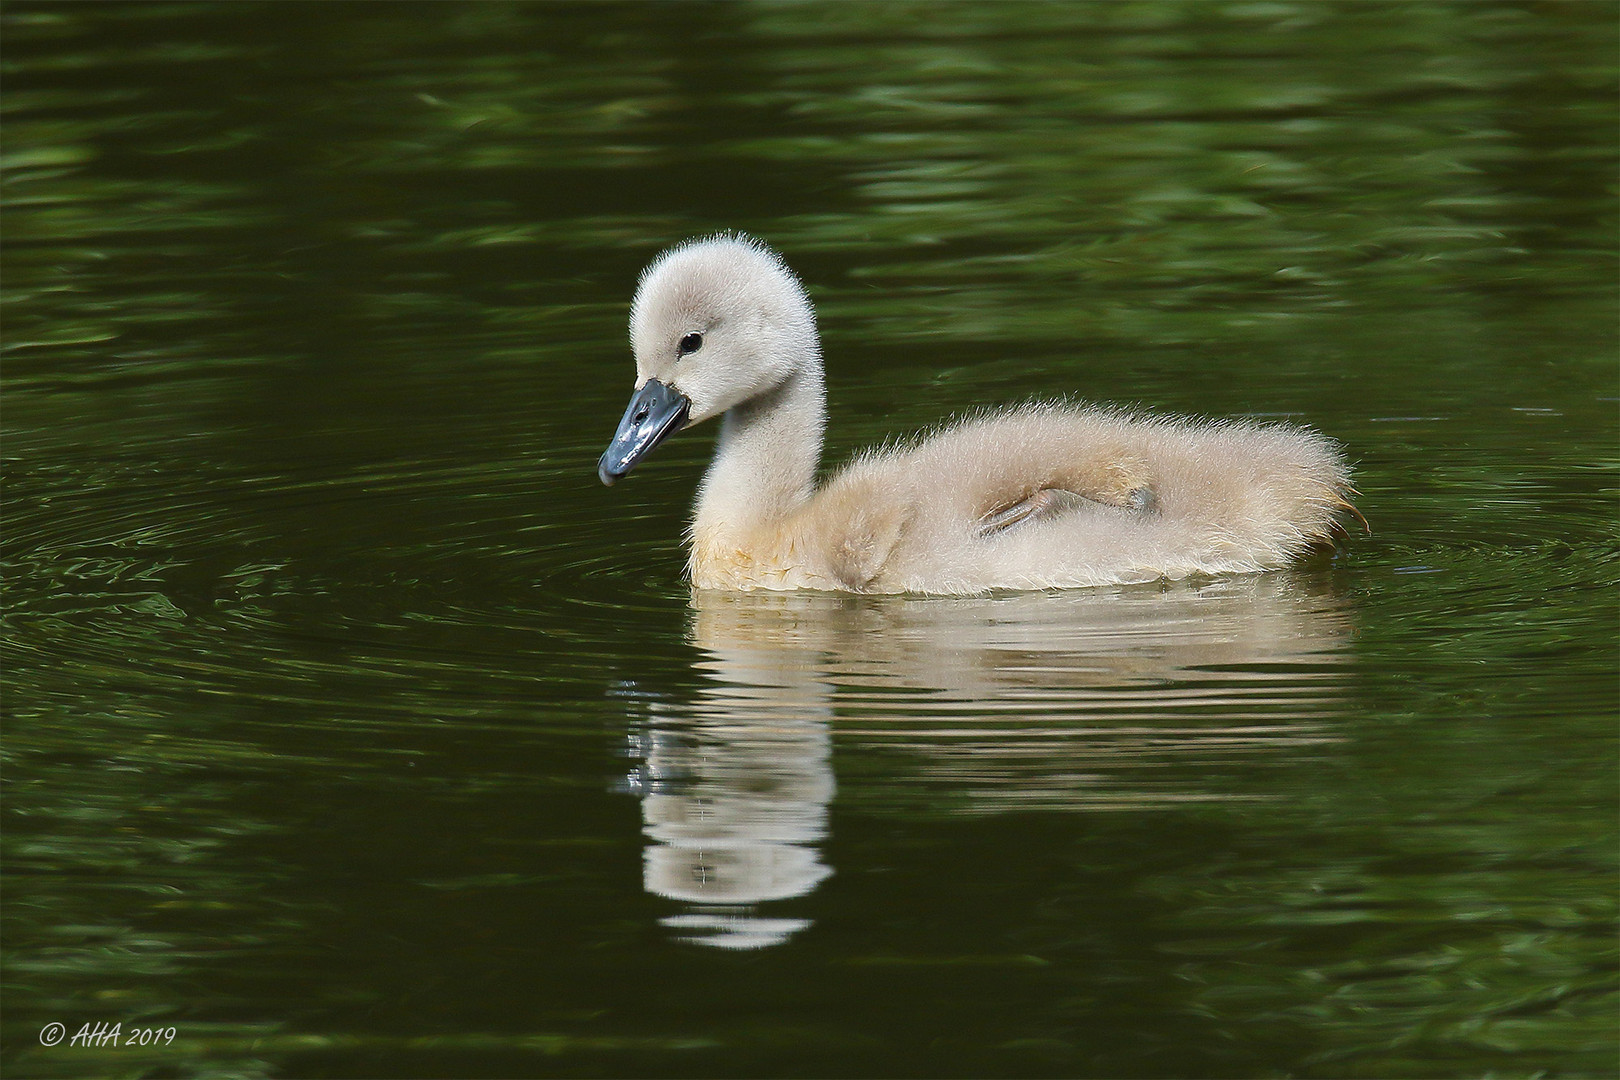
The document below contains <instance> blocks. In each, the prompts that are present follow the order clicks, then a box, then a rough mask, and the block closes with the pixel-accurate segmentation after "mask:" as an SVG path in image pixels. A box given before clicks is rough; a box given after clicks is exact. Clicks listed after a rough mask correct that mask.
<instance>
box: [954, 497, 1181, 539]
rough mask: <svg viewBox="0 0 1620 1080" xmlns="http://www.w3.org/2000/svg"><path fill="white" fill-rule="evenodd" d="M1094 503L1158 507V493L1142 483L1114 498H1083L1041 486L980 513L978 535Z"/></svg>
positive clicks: (1130, 507) (1141, 508)
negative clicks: (998, 508)
mask: <svg viewBox="0 0 1620 1080" xmlns="http://www.w3.org/2000/svg"><path fill="white" fill-rule="evenodd" d="M1098 505H1102V506H1117V507H1119V508H1120V509H1124V510H1135V511H1139V512H1142V513H1147V512H1150V511H1153V510H1157V509H1158V506H1159V497H1158V496H1157V495H1155V494H1154V493H1153V489H1152V488H1150V487H1147V486H1146V485H1143V486H1141V487H1136V488H1132V489H1131V490H1129V491H1126V492H1124V493H1122V494H1121V495H1120V496H1119V501H1118V502H1113V501H1111V500H1110V501H1104V500H1102V499H1091V498H1087V497H1086V496H1084V495H1081V494H1078V493H1076V492H1073V491H1069V490H1067V489H1065V488H1042V489H1041V490H1039V491H1037V492H1036V493H1035V494H1033V495H1031V496H1030V497H1029V498H1027V499H1021V500H1019V501H1018V502H1015V503H1013V504H1012V505H1011V506H1004V507H1002V508H1001V509H1000V510H993V511H991V512H990V513H988V514H986V515H984V516H983V517H982V518H980V519H979V535H980V536H981V537H984V536H994V535H995V534H996V533H999V532H1005V531H1006V530H1007V529H1010V528H1012V527H1013V526H1014V525H1017V524H1019V523H1021V522H1024V521H1029V520H1031V519H1034V520H1037V521H1038V520H1041V519H1043V518H1050V517H1056V516H1057V515H1059V514H1063V513H1067V512H1069V511H1071V510H1079V509H1082V508H1084V507H1088V506H1091V507H1095V506H1098Z"/></svg>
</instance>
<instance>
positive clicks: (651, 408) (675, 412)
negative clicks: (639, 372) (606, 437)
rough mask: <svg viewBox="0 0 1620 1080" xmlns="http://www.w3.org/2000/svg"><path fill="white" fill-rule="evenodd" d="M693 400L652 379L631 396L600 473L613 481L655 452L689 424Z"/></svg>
mask: <svg viewBox="0 0 1620 1080" xmlns="http://www.w3.org/2000/svg"><path fill="white" fill-rule="evenodd" d="M691 407H692V403H691V401H689V400H687V399H686V398H685V397H683V396H682V395H680V394H677V393H676V392H675V391H673V390H671V389H670V388H669V387H667V386H665V385H664V384H663V383H661V382H659V381H658V380H657V379H648V380H647V381H646V382H645V383H643V384H642V386H641V389H640V390H637V391H636V393H635V396H634V397H632V398H631V399H630V407H629V408H627V409H625V410H624V419H623V420H620V421H619V430H618V431H616V432H614V433H613V441H612V442H610V443H608V448H607V450H605V451H604V452H603V453H602V460H600V461H598V462H597V463H596V475H597V476H599V477H601V478H602V483H604V484H611V483H613V481H615V480H617V479H618V478H619V477H621V476H623V475H624V474H625V473H627V472H629V471H630V470H631V469H633V468H635V467H636V464H637V462H639V461H640V460H641V459H642V458H644V457H646V456H647V455H648V454H650V453H652V449H653V447H655V446H657V445H658V444H659V443H661V442H663V441H664V440H665V439H667V438H669V437H670V436H671V435H673V434H675V433H676V432H677V431H679V430H681V428H683V427H685V426H686V413H687V410H688V409H690V408H691Z"/></svg>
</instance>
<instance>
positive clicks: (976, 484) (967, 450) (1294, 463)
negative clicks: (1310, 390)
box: [598, 235, 1349, 595]
mask: <svg viewBox="0 0 1620 1080" xmlns="http://www.w3.org/2000/svg"><path fill="white" fill-rule="evenodd" d="M630 327H631V341H632V344H633V346H634V348H635V354H636V373H637V391H636V395H635V397H633V398H632V399H631V402H630V407H629V409H627V410H626V412H625V416H624V420H623V421H622V422H621V423H620V425H619V431H618V434H617V435H616V436H615V437H614V441H613V443H612V445H610V446H609V448H608V450H607V452H606V453H604V454H603V455H602V461H601V464H600V466H599V470H598V471H599V474H600V475H601V477H602V480H603V482H604V483H612V482H613V481H614V480H616V479H618V478H619V477H621V476H623V475H624V474H625V473H626V472H628V471H629V470H630V469H631V468H632V467H634V465H635V464H636V462H638V461H639V460H640V459H641V458H642V457H643V456H645V455H646V453H647V452H648V451H650V450H651V449H652V448H653V447H654V446H656V445H657V444H658V443H659V442H661V441H662V440H663V439H664V438H666V437H667V436H669V435H670V434H672V433H673V432H675V431H677V430H679V429H680V428H681V427H684V426H686V424H688V423H698V422H701V421H703V420H706V419H709V418H711V417H714V416H721V417H722V420H721V428H720V438H719V443H718V445H717V446H716V449H715V454H714V461H713V463H712V464H711V465H710V466H709V471H708V473H707V474H706V475H705V476H704V479H703V484H702V486H701V488H700V489H699V491H698V496H697V505H696V508H695V511H694V514H693V519H692V527H691V531H690V539H691V560H690V563H689V566H688V569H689V571H690V574H691V578H692V584H693V585H694V586H695V587H697V588H700V589H827V590H837V591H848V592H885V593H895V592H915V593H937V594H951V595H961V594H968V593H978V592H984V591H986V590H990V589H1043V588H1054V587H1068V586H1083V585H1104V584H1114V583H1122V582H1137V581H1151V580H1154V579H1156V578H1162V577H1168V578H1180V577H1185V576H1187V575H1190V574H1198V573H1203V574H1220V573H1234V572H1247V571H1257V570H1272V569H1277V568H1280V567H1283V566H1286V565H1288V564H1289V563H1290V562H1292V561H1293V560H1294V559H1296V558H1298V557H1299V556H1300V555H1301V554H1303V553H1304V552H1305V551H1306V550H1308V549H1310V548H1312V547H1315V546H1318V545H1322V544H1327V543H1331V539H1332V530H1333V528H1334V527H1335V515H1336V513H1337V512H1338V511H1339V510H1341V509H1348V508H1349V504H1348V503H1346V502H1345V501H1344V495H1345V493H1346V492H1347V491H1348V490H1349V487H1348V484H1349V472H1348V469H1347V468H1346V466H1345V464H1344V460H1343V458H1342V457H1341V456H1340V455H1339V453H1338V451H1337V450H1336V449H1335V447H1334V446H1333V444H1332V443H1330V442H1329V441H1328V440H1326V439H1324V438H1322V437H1321V436H1318V435H1316V434H1314V433H1311V432H1308V431H1304V430H1301V429H1299V428H1293V427H1288V426H1284V425H1277V424H1267V425H1259V424H1252V423H1245V422H1237V421H1222V422H1214V423H1210V422H1196V421H1190V420H1181V419H1164V418H1157V417H1139V416H1134V415H1131V414H1127V413H1121V412H1111V411H1107V410H1102V409H1097V408H1087V407H1078V406H1071V405H1065V404H1034V405H1026V406H1022V407H1018V408H1011V409H1007V410H1004V411H1001V412H995V413H990V414H986V415H983V416H978V417H974V418H972V419H968V420H963V421H959V422H957V423H954V424H951V425H949V426H947V427H945V428H942V429H941V430H939V431H937V432H935V433H933V434H932V435H929V436H926V437H922V438H919V439H917V440H916V441H914V442H911V443H907V444H903V445H900V446H898V447H895V448H890V449H884V450H878V451H872V452H868V453H866V454H863V455H861V456H860V457H858V458H856V459H855V460H854V461H853V462H851V463H850V464H849V465H848V466H846V467H845V468H844V469H843V470H841V471H840V472H838V473H837V474H836V475H834V476H833V477H832V478H831V479H829V480H828V481H827V482H826V483H825V484H823V485H822V486H821V487H820V488H819V489H818V488H817V487H816V484H815V473H816V467H817V464H818V462H819V459H820V456H821V440H822V429H823V427H824V426H825V423H826V394H825V390H824V388H823V381H822V366H821V350H820V343H819V340H818V338H817V335H816V330H815V315H814V313H813V310H812V308H811V306H810V301H809V298H808V297H807V296H806V295H805V293H804V290H803V288H802V287H801V286H800V284H799V282H798V279H797V278H795V277H794V276H793V274H792V272H791V271H790V270H788V268H787V267H786V265H784V264H783V262H782V260H781V259H780V258H779V257H778V256H777V255H776V254H775V253H774V252H772V251H771V250H770V249H768V248H766V247H765V246H764V245H762V244H759V243H757V242H755V241H752V240H749V239H747V238H745V237H739V236H731V235H722V236H715V237H709V238H707V239H703V240H697V241H692V242H689V243H686V244H683V245H681V246H679V247H675V248H672V249H671V250H669V251H667V252H665V253H664V254H663V255H661V256H659V258H658V259H657V260H655V261H654V262H653V263H652V265H651V266H649V267H648V268H647V270H646V271H645V272H644V273H643V274H642V278H641V286H640V288H639V289H638V291H637V293H636V299H635V303H634V306H633V308H632V312H631V320H630Z"/></svg>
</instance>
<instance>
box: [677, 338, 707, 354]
mask: <svg viewBox="0 0 1620 1080" xmlns="http://www.w3.org/2000/svg"><path fill="white" fill-rule="evenodd" d="M701 348H703V335H702V334H687V335H686V336H685V337H683V338H681V355H682V356H685V355H686V354H687V353H695V352H697V351H698V350H699V349H701Z"/></svg>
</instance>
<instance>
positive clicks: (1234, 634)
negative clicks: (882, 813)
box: [640, 574, 1349, 948]
mask: <svg viewBox="0 0 1620 1080" xmlns="http://www.w3.org/2000/svg"><path fill="white" fill-rule="evenodd" d="M1309 582H1310V579H1309V578H1308V577H1306V576H1304V575H1297V574H1270V575H1263V576H1255V577H1248V578H1235V579H1227V580H1221V581H1216V582H1211V583H1207V584H1204V585H1201V586H1193V585H1178V586H1174V587H1169V588H1166V589H1158V588H1153V587H1136V588H1126V589H1113V590H1106V589H1092V590H1073V591H1069V592H1061V593H1021V594H1015V595H1009V596H997V597H982V598H974V599H921V598H908V597H840V596H830V595H817V594H804V593H698V594H696V595H695V596H694V599H693V608H694V612H693V618H692V641H693V644H694V645H695V646H696V647H697V649H698V650H699V652H700V653H701V659H699V660H698V661H697V665H696V666H697V667H698V668H699V669H701V670H702V671H703V673H704V674H705V676H706V678H707V683H706V685H705V686H704V688H703V689H702V690H701V691H700V692H699V693H698V695H697V697H696V699H695V700H694V701H692V702H691V703H690V704H687V705H683V706H681V707H678V708H675V707H659V706H655V707H654V712H653V715H652V716H651V717H650V718H649V721H648V723H647V725H646V727H645V729H644V731H643V732H642V734H641V737H640V741H641V748H640V753H641V756H642V757H643V759H644V765H643V768H642V770H641V773H642V775H641V780H642V785H641V786H642V790H643V793H644V796H643V816H644V820H645V822H646V829H645V831H646V835H647V836H648V838H649V840H650V843H649V845H648V848H647V852H646V867H645V875H646V876H645V882H646V887H647V889H648V890H649V891H650V892H653V893H655V894H657V895H659V896H664V897H667V898H670V899H674V900H678V901H681V902H682V903H683V904H684V905H687V910H686V911H685V912H684V913H683V914H681V915H678V916H675V917H672V918H669V919H666V920H664V924H665V925H666V926H667V927H669V928H670V929H671V930H673V931H674V932H675V933H676V934H677V936H679V937H682V938H683V939H685V940H690V941H698V942H702V943H705V944H710V945H716V946H721V947H728V948H758V947H762V946H765V945H771V944H776V943H778V942H781V941H783V940H785V939H786V938H787V937H788V936H789V935H791V934H792V933H794V932H795V931H796V930H799V929H801V928H803V927H804V926H805V925H807V923H806V922H804V921H803V920H799V919H792V918H785V917H766V916H764V915H763V914H762V913H761V912H760V910H759V908H758V905H761V904H764V903H767V902H769V901H778V900H787V899H790V898H792V897H796V896H802V895H805V894H806V893H809V892H810V891H811V890H812V889H814V888H815V887H816V885H817V884H818V883H819V882H821V881H822V880H823V879H824V878H825V877H826V876H827V875H828V874H829V873H830V872H831V871H830V869H829V868H828V867H827V866H826V865H824V863H823V862H822V860H821V855H820V849H819V843H820V841H821V840H822V839H823V838H824V837H825V835H826V832H827V818H828V805H829V803H830V802H831V800H832V797H833V792H834V782H833V773H832V761H831V730H832V725H831V721H832V720H833V719H834V717H835V716H836V718H837V725H838V737H839V742H840V747H841V749H843V750H845V751H846V752H848V753H850V755H851V756H852V758H853V759H854V760H858V761H860V762H861V773H862V776H863V779H862V781H861V782H860V783H859V784H858V785H857V786H856V790H854V791H852V792H851V793H849V794H848V797H850V798H851V799H852V801H857V802H860V803H862V804H864V805H867V806H869V807H874V808H876V807H878V806H881V807H884V808H891V809H892V808H894V807H897V806H907V805H908V804H911V805H917V806H920V807H926V808H927V809H928V810H929V811H930V812H934V813H938V812H940V811H941V810H945V811H954V812H967V813H985V812H995V811H998V810H1003V809H1030V808H1035V809H1047V810H1051V809H1070V810H1072V809H1089V810H1121V809H1132V808H1142V807H1150V806H1161V807H1162V806H1168V805H1173V804H1177V803H1186V802H1200V801H1202V802H1208V801H1216V800H1225V799H1233V798H1251V799H1252V798H1257V797H1264V793H1263V788H1264V785H1263V784H1256V783H1255V782H1253V778H1252V777H1250V776H1248V773H1247V772H1245V774H1244V775H1245V777H1247V782H1246V783H1244V784H1243V785H1241V786H1237V785H1231V784H1228V783H1226V781H1227V780H1229V779H1230V776H1229V775H1227V774H1229V773H1230V771H1232V770H1234V769H1244V770H1252V769H1253V767H1254V766H1255V765H1256V763H1259V762H1265V761H1267V760H1275V761H1277V762H1278V763H1279V764H1280V763H1283V762H1285V761H1292V760H1294V759H1295V758H1296V757H1297V756H1298V755H1299V754H1302V753H1309V752H1312V749H1313V748H1315V747H1317V746H1320V744H1322V743H1323V742H1326V741H1329V740H1332V739H1333V738H1335V736H1334V735H1333V733H1332V731H1331V730H1330V729H1329V728H1328V727H1327V725H1326V724H1325V722H1324V717H1325V716H1326V715H1327V714H1328V713H1329V712H1331V702H1332V701H1333V699H1335V698H1336V697H1337V696H1338V687H1339V685H1340V682H1341V660H1342V658H1343V653H1342V651H1341V646H1342V644H1343V642H1344V641H1345V640H1346V639H1347V637H1348V635H1349V625H1348V620H1347V618H1346V616H1345V614H1344V613H1343V611H1342V610H1341V609H1340V606H1339V604H1338V601H1337V600H1336V599H1335V598H1334V597H1333V596H1332V595H1331V594H1330V593H1329V592H1327V591H1325V590H1324V589H1322V588H1312V587H1311V586H1310V584H1309Z"/></svg>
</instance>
